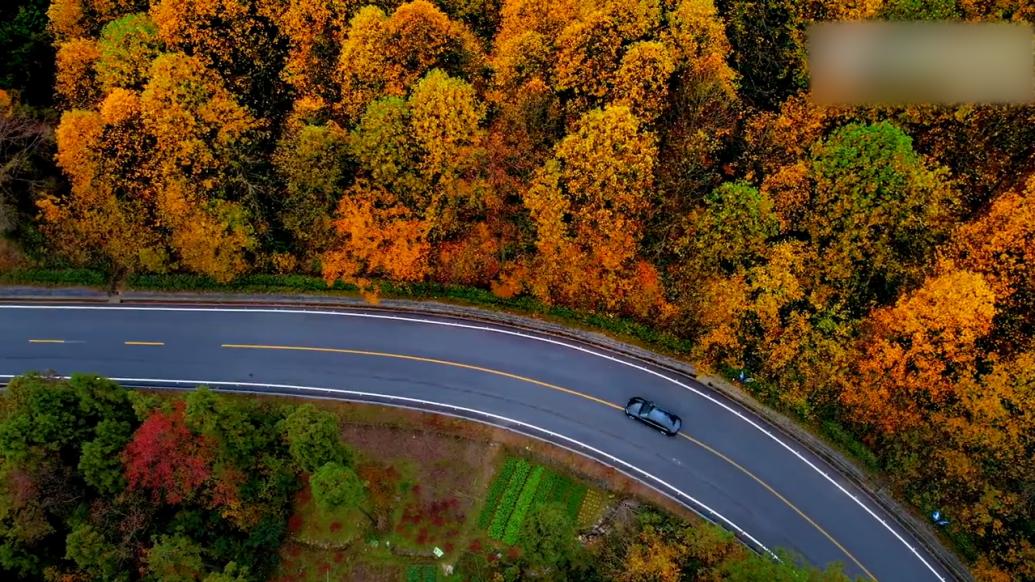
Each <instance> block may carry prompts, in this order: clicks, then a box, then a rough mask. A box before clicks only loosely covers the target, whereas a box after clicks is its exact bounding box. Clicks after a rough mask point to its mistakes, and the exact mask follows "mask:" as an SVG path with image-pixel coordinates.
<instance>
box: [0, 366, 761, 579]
mask: <svg viewBox="0 0 1035 582" xmlns="http://www.w3.org/2000/svg"><path fill="white" fill-rule="evenodd" d="M14 377H15V376H14V375H11V374H0V378H14ZM57 377H58V378H63V379H69V378H70V376H57ZM110 379H111V380H114V381H116V382H141V383H150V384H187V385H188V386H192V387H197V386H248V387H252V388H277V389H284V390H300V391H310V392H328V393H332V394H347V395H352V396H360V397H367V398H385V399H388V400H396V401H400V402H409V403H412V404H423V405H426V406H428V405H430V406H440V407H443V408H448V409H450V410H456V411H460V412H465V413H469V414H475V415H481V416H484V417H487V418H491V419H494V420H497V421H501V422H507V423H512V424H517V425H520V426H523V427H525V428H528V429H531V430H534V431H538V432H541V433H543V434H545V435H549V436H551V437H553V438H557V439H561V440H563V441H567V442H569V443H572V444H574V445H576V446H579V447H582V448H583V449H586V450H588V451H592V452H593V453H596V454H598V455H600V456H602V457H605V458H606V459H608V460H610V461H611V462H614V463H617V464H619V465H622V466H624V467H626V468H628V469H631V470H632V471H635V472H636V473H639V474H640V475H643V476H644V477H646V478H648V479H651V480H653V481H654V482H656V483H659V484H661V485H663V486H664V487H667V488H668V489H669V490H671V491H673V492H674V493H675V494H676V495H678V496H680V497H683V498H685V499H687V500H689V501H690V502H691V503H693V504H694V505H697V506H698V507H700V508H702V509H704V510H705V511H707V512H708V513H710V514H712V515H714V516H715V517H717V518H718V519H719V520H720V521H722V522H723V523H725V524H726V525H728V526H729V527H730V528H732V529H733V530H734V531H736V532H738V533H740V534H741V535H743V536H744V537H746V538H747V539H749V540H751V542H752V543H753V544H755V545H756V546H758V547H759V548H761V549H762V550H763V551H765V553H767V554H769V555H770V556H772V557H773V558H774V559H777V560H779V557H778V556H777V555H776V554H775V553H773V552H772V551H771V550H770V549H769V548H767V547H766V546H765V545H764V544H762V542H760V541H758V540H756V539H755V538H754V537H752V536H751V534H749V533H747V532H746V531H744V529H743V528H741V527H740V526H738V525H737V524H735V523H733V522H732V521H730V520H729V519H727V518H726V517H725V516H724V515H722V514H721V513H719V512H718V511H715V510H714V509H712V508H711V507H709V506H708V505H706V504H704V503H702V502H701V501H699V500H697V499H696V498H695V497H693V496H691V495H689V494H687V493H684V492H683V491H681V490H680V489H678V488H677V487H675V486H674V485H671V484H670V483H668V482H667V481H665V480H663V479H661V478H659V477H655V476H654V475H652V474H651V473H648V472H646V471H644V470H643V469H640V468H638V467H636V466H634V465H631V464H629V463H626V462H625V461H623V460H621V459H619V458H618V457H615V456H613V455H609V454H607V453H605V452H604V451H601V450H600V449H597V448H594V447H591V446H589V445H587V444H585V443H583V442H581V441H578V440H576V439H573V438H571V437H568V436H565V435H562V434H558V433H555V432H553V431H551V430H547V429H545V428H541V427H538V426H536V425H534V424H529V423H527V422H522V421H520V420H515V419H513V418H508V417H506V416H500V415H498V414H492V413H491V412H482V411H481V410H476V409H473V408H465V407H463V406H455V405H453V404H446V403H444V402H435V401H433V400H422V399H419V398H409V397H407V396H395V395H392V394H379V393H376V392H361V391H359V390H347V389H344V388H321V387H317V386H295V385H292V384H263V383H258V382H221V381H216V380H169V379H164V378H110ZM489 424H492V423H489ZM493 426H498V427H499V428H503V429H506V428H508V427H507V426H504V425H496V424H493ZM565 448H568V447H565ZM568 450H572V449H570V448H569V449H568ZM574 452H578V451H574ZM583 456H587V457H588V455H585V454H583ZM589 458H592V457H589ZM616 468H617V467H616ZM622 472H623V473H625V474H626V475H628V473H626V472H625V471H622ZM662 493H664V492H662ZM666 495H667V494H666Z"/></svg>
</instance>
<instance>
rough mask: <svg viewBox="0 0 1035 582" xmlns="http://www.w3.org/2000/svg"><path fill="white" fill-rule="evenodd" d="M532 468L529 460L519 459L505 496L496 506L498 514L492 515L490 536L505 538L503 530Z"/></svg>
mask: <svg viewBox="0 0 1035 582" xmlns="http://www.w3.org/2000/svg"><path fill="white" fill-rule="evenodd" d="M531 470H532V466H531V465H529V464H528V461H526V460H524V459H518V461H517V466H516V467H515V468H514V474H513V475H511V477H510V480H509V482H508V483H507V488H506V489H505V490H504V491H503V496H502V497H501V498H500V502H499V505H498V506H497V507H496V514H495V515H493V516H492V523H490V524H489V537H491V538H493V539H497V540H498V539H502V538H503V531H504V528H505V527H506V525H507V520H508V518H509V517H510V514H511V512H512V511H514V506H515V505H516V504H517V501H518V496H519V495H520V494H521V491H522V490H523V488H524V485H525V481H526V480H527V479H528V474H529V472H530V471H531Z"/></svg>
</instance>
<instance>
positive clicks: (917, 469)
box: [0, 0, 1035, 580]
mask: <svg viewBox="0 0 1035 582" xmlns="http://www.w3.org/2000/svg"><path fill="white" fill-rule="evenodd" d="M23 4H25V6H23V7H22V8H20V10H23V11H25V12H26V13H27V14H29V13H32V11H33V10H35V11H36V13H35V14H36V19H35V20H33V18H31V14H29V16H26V17H25V18H24V19H22V20H24V21H25V22H23V23H22V24H23V25H24V26H26V27H28V28H30V29H31V28H32V26H33V24H32V22H37V25H38V29H39V30H38V31H37V32H36V33H35V34H36V36H33V37H32V38H34V39H35V40H34V41H33V42H36V43H37V45H39V46H41V47H42V48H39V47H37V48H38V50H39V51H41V52H40V54H44V55H49V58H51V59H52V60H51V61H50V62H49V63H46V64H45V65H46V66H50V67H52V70H53V78H52V79H50V78H49V77H47V76H46V75H44V74H42V73H38V72H34V71H31V69H32V68H33V67H35V66H36V65H33V64H32V63H31V62H29V60H26V62H27V63H29V64H27V65H25V69H26V71H28V72H26V71H23V73H24V74H21V75H19V74H14V73H17V72H18V71H15V72H14V73H11V72H10V71H7V74H6V76H4V77H2V79H3V84H0V117H2V119H3V121H2V124H0V153H2V154H3V158H2V159H0V161H2V162H4V165H3V166H2V167H0V235H3V238H2V239H0V270H5V269H6V270H14V269H18V268H22V267H24V266H26V265H30V264H31V265H35V266H41V265H42V266H67V265H76V266H88V267H92V268H96V269H100V270H103V271H104V272H105V273H106V274H107V275H108V276H109V277H110V278H111V280H112V282H113V284H115V285H117V284H118V282H119V281H120V280H122V279H124V278H125V277H127V276H129V275H131V274H134V273H193V274H197V275H203V276H206V277H208V278H210V279H211V280H213V281H215V282H217V283H218V282H229V281H233V280H234V279H236V278H238V277H241V276H243V275H246V274H249V273H305V274H316V275H320V276H322V277H323V278H324V279H325V280H326V281H327V282H328V283H329V284H330V283H334V282H336V281H344V282H347V283H351V284H353V285H356V286H357V287H359V288H360V289H361V290H362V291H363V292H364V293H365V294H367V295H368V296H374V295H376V294H377V292H378V284H379V282H381V281H392V282H394V283H399V284H406V283H421V282H435V283H441V284H449V285H459V286H466V287H477V288H482V289H488V290H491V291H492V292H493V293H494V294H496V295H498V296H500V297H503V298H513V297H531V298H534V299H535V300H537V301H539V302H541V303H543V304H546V305H558V306H564V307H568V308H571V309H575V310H580V311H585V312H594V313H599V314H605V315H608V316H614V317H624V318H630V319H634V320H637V321H640V322H642V323H645V324H649V325H650V326H652V327H654V328H655V329H658V330H660V331H663V332H665V333H668V334H672V335H674V336H677V337H679V338H683V339H685V340H687V341H688V342H690V344H691V345H693V346H694V348H693V352H692V353H691V354H689V356H691V357H692V358H693V359H694V360H695V361H698V362H702V363H703V364H705V365H706V366H710V367H711V368H713V369H716V370H727V371H728V370H742V369H743V370H747V371H748V372H749V373H750V374H751V376H753V377H754V378H756V380H757V382H756V383H755V384H754V386H753V389H754V390H756V391H757V393H758V395H759V396H760V397H762V398H765V399H766V400H767V401H769V402H771V403H774V404H775V405H777V406H779V407H780V408H782V409H784V410H786V411H789V412H791V413H793V414H794V415H796V416H797V417H799V418H801V419H803V420H804V421H806V422H810V423H813V424H816V425H823V424H824V423H825V424H826V425H828V426H834V427H838V430H840V431H844V432H846V433H848V434H850V435H852V438H853V439H856V440H857V441H858V443H859V448H860V449H861V450H863V451H865V454H864V456H870V457H872V463H873V465H874V466H875V467H877V468H879V469H880V470H881V471H883V472H885V473H886V474H887V476H888V478H889V479H890V480H891V482H892V483H893V484H894V486H895V487H896V488H897V489H898V491H899V492H900V495H901V496H902V497H903V498H904V499H906V500H908V501H909V502H911V503H912V504H913V505H915V506H916V507H917V508H918V509H919V510H921V511H924V512H929V511H931V510H932V509H935V508H938V509H941V510H942V511H944V512H945V513H946V514H947V515H950V516H952V519H953V523H952V525H951V526H950V527H949V529H948V530H947V534H948V535H949V536H950V537H951V539H952V541H953V542H954V543H955V546H956V549H957V550H958V551H959V552H960V554H961V555H962V556H963V557H964V558H965V559H966V560H967V561H968V562H969V563H970V565H971V566H972V568H973V571H974V573H975V575H976V577H977V578H979V579H981V580H1011V579H1012V580H1018V579H1020V580H1032V579H1035V545H1033V544H1035V517H1033V516H1035V462H1032V458H1033V455H1035V106H1030V105H1029V106H999V105H966V106H958V107H935V106H926V105H925V106H920V105H918V106H909V107H905V106H903V107H865V108H861V107H821V106H818V105H815V104H813V103H811V102H810V101H809V99H808V93H807V87H808V71H807V66H806V60H805V46H806V45H805V29H806V26H807V25H808V23H810V22H815V21H823V20H853V19H900V20H933V19H959V20H971V21H994V20H1004V21H1010V20H1012V21H1028V22H1030V21H1032V20H1033V19H1035V5H1033V4H1032V3H1030V2H1025V1H1023V0H1001V1H998V2H987V1H979V0H934V1H930V2H916V1H911V0H849V1H841V0H715V1H714V2H713V1H712V0H435V1H429V0H416V1H413V2H408V3H402V2H399V1H397V0H380V1H376V2H367V1H365V0H150V1H148V0H53V1H52V2H49V3H48V2H46V1H36V2H25V3H23ZM4 10H5V11H8V10H13V9H8V8H4ZM19 14H20V15H21V14H22V13H19ZM19 17H20V16H19ZM18 22H22V21H18ZM26 22H27V23H28V24H26ZM5 26H6V25H5ZM12 26H14V25H12ZM3 30H4V31H5V32H4V34H13V33H10V30H11V27H8V28H5V29H3ZM30 36H31V35H30ZM3 42H6V43H8V44H10V42H11V41H10V40H9V39H7V38H5V39H3ZM44 44H45V46H43V45H44ZM12 51H13V49H12ZM48 51H49V52H48ZM9 54H11V55H12V57H11V58H12V62H13V60H16V58H17V59H21V58H22V57H24V55H23V54H22V53H16V52H10V53H9ZM25 59H28V57H25ZM5 66H8V67H13V65H10V64H8V65H5ZM29 73H33V74H29ZM26 79H28V80H26ZM41 79H44V80H42V81H41ZM51 81H52V82H51ZM19 83H21V84H20V85H19ZM41 87H42V88H41ZM8 160H10V163H8ZM5 233H6V234H5Z"/></svg>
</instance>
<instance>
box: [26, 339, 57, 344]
mask: <svg viewBox="0 0 1035 582" xmlns="http://www.w3.org/2000/svg"><path fill="white" fill-rule="evenodd" d="M29 343H30V344H63V343H65V340H63V339H31V340H29Z"/></svg>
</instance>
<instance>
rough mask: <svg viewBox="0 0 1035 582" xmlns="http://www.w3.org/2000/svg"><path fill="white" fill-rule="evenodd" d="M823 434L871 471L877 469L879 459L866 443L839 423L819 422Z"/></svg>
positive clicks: (832, 421) (878, 467)
mask: <svg viewBox="0 0 1035 582" xmlns="http://www.w3.org/2000/svg"><path fill="white" fill-rule="evenodd" d="M820 429H821V431H822V434H823V436H825V437H827V439H828V440H830V441H832V442H833V443H834V444H835V445H836V446H837V447H838V448H840V449H841V450H843V451H845V452H847V453H848V454H849V455H850V456H852V457H855V458H856V459H858V460H859V461H861V462H862V463H863V464H864V465H866V466H867V467H868V468H869V469H871V470H873V471H879V470H880V468H881V466H880V460H879V459H878V458H877V455H875V454H873V451H871V450H870V449H869V448H868V447H867V446H866V445H864V444H863V443H862V442H861V441H860V440H859V439H857V438H855V436H854V435H853V434H852V433H850V432H848V430H847V429H846V428H845V427H843V426H841V424H840V423H838V422H837V421H834V420H825V421H823V423H822V424H820Z"/></svg>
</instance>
